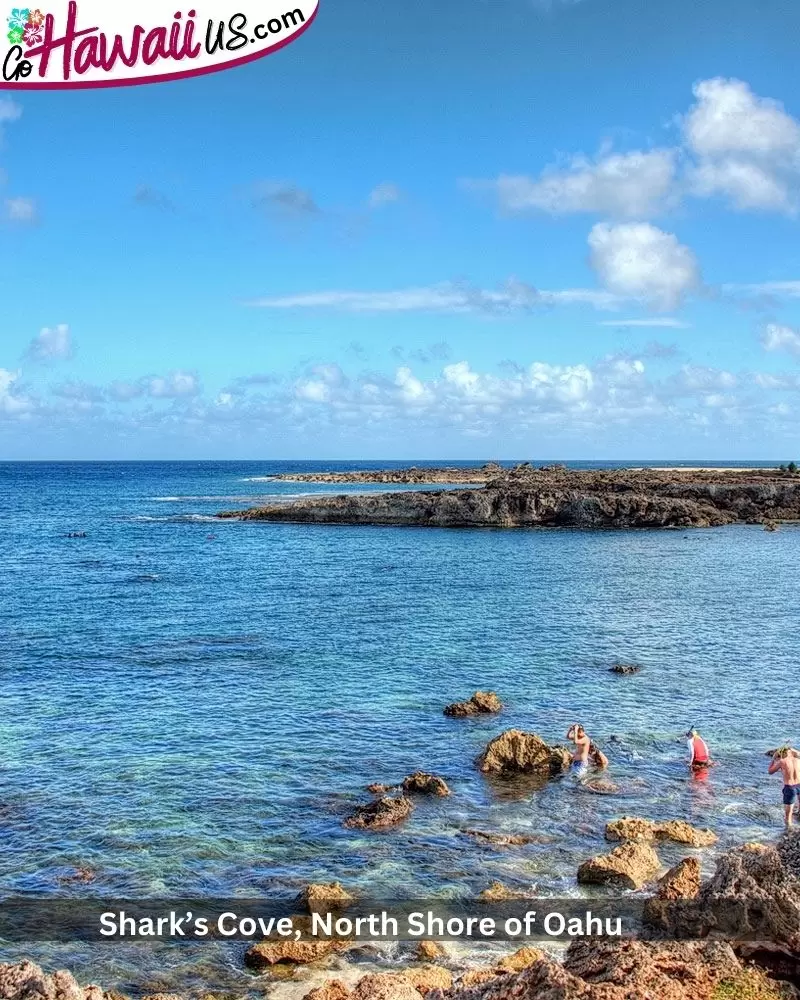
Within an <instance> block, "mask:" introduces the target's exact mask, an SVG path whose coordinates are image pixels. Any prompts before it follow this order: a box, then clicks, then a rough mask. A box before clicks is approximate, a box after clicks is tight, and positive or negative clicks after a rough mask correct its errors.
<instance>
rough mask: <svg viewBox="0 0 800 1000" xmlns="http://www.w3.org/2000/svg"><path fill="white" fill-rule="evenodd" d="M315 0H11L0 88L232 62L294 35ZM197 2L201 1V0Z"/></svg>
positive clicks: (127, 82) (125, 81) (105, 82)
mask: <svg viewBox="0 0 800 1000" xmlns="http://www.w3.org/2000/svg"><path fill="white" fill-rule="evenodd" d="M318 3H319V0H261V2H258V0H189V2H188V3H187V4H185V6H184V9H180V7H179V5H178V4H177V3H175V2H174V0H173V2H172V3H171V2H170V0H139V2H137V3H135V4H134V3H130V2H125V3H115V4H109V3H108V0H80V2H79V0H69V2H65V0H58V2H57V3H55V2H54V0H49V2H48V6H47V8H46V9H42V8H39V7H12V8H11V11H10V13H9V14H8V16H7V18H6V32H5V38H3V37H2V35H0V65H1V66H2V75H1V76H0V89H6V90H13V89H20V90H22V89H60V88H83V87H124V86H132V85H135V84H143V83H160V82H164V81H166V80H177V79H181V78H182V77H189V76H198V75H200V74H202V73H213V72H216V71H218V70H222V69H230V68H231V67H233V66H240V65H242V64H244V63H247V62H251V61H252V60H254V59H260V58H262V57H263V56H266V55H269V54H270V53H271V52H275V51H277V50H278V49H281V48H283V47H284V46H285V45H287V44H288V43H289V42H292V41H294V40H295V38H297V37H299V36H300V35H301V34H302V33H303V32H304V31H305V30H306V29H307V28H308V27H309V26H310V24H311V22H312V21H313V20H314V17H315V16H316V13H317V7H318ZM203 4H205V7H203Z"/></svg>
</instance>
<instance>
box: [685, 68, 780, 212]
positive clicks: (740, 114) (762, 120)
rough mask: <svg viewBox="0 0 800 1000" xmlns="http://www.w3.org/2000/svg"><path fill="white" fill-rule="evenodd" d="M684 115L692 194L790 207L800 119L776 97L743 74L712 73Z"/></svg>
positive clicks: (741, 204) (737, 203)
mask: <svg viewBox="0 0 800 1000" xmlns="http://www.w3.org/2000/svg"><path fill="white" fill-rule="evenodd" d="M694 96H695V99H696V103H695V104H694V105H693V106H692V108H691V109H690V110H689V113H688V114H687V115H686V116H685V118H684V119H683V135H684V141H685V143H686V146H687V148H688V149H689V151H690V152H691V153H693V154H694V155H695V156H696V157H697V158H698V160H697V163H696V164H695V165H694V166H693V167H692V168H690V171H689V178H688V180H689V184H690V187H691V189H692V191H693V193H694V194H696V195H698V196H700V197H710V196H711V195H714V194H719V195H723V196H726V197H727V198H729V199H730V201H731V202H732V204H733V206H734V207H735V208H737V209H763V210H775V211H788V212H791V211H794V209H795V207H796V194H797V187H798V181H800V122H798V121H796V120H795V119H794V118H792V117H791V115H789V114H787V112H786V111H785V110H784V108H783V105H782V104H781V103H780V102H779V101H774V100H771V99H769V98H764V97H759V96H757V95H756V94H754V93H753V92H752V90H751V89H750V87H749V86H748V85H747V84H746V83H744V82H743V81H741V80H733V79H723V78H722V77H716V78H714V79H711V80H703V81H701V82H700V83H698V84H696V85H695V87H694Z"/></svg>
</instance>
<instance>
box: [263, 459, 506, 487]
mask: <svg viewBox="0 0 800 1000" xmlns="http://www.w3.org/2000/svg"><path fill="white" fill-rule="evenodd" d="M502 472H503V467H502V465H499V464H498V463H497V462H487V463H486V464H485V465H481V466H479V467H477V468H476V467H472V468H466V467H464V466H424V465H423V466H417V465H412V466H411V467H410V468H408V469H355V470H351V471H345V472H281V473H278V474H277V475H274V476H269V477H265V478H269V479H273V480H277V481H283V482H290V483H398V484H401V483H402V484H411V485H413V484H420V485H423V484H429V483H446V484H452V483H487V482H489V480H490V479H495V478H496V477H497V476H498V475H501V474H502Z"/></svg>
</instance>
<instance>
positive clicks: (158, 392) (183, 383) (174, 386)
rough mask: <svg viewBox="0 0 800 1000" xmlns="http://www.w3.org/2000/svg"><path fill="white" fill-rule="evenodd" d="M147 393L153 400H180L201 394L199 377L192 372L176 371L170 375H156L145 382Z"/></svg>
mask: <svg viewBox="0 0 800 1000" xmlns="http://www.w3.org/2000/svg"><path fill="white" fill-rule="evenodd" d="M144 387H145V391H146V393H147V395H148V396H152V398H153V399H180V398H181V397H185V396H196V395H197V394H198V393H199V392H200V384H199V382H198V379H197V376H196V375H194V374H193V373H192V372H182V371H176V372H171V373H170V374H169V375H165V376H161V375H154V376H152V377H150V378H146V379H145V380H144Z"/></svg>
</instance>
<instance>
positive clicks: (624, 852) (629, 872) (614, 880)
mask: <svg viewBox="0 0 800 1000" xmlns="http://www.w3.org/2000/svg"><path fill="white" fill-rule="evenodd" d="M660 868H661V862H660V861H659V859H658V855H657V854H656V852H655V851H654V850H653V848H652V847H651V846H650V845H649V844H647V843H645V842H643V841H628V842H626V843H624V844H623V845H622V846H621V847H617V848H615V849H614V850H613V851H611V852H610V853H609V854H598V855H597V856H596V857H594V858H590V859H589V860H588V861H584V862H583V864H582V865H581V866H580V868H578V882H579V883H580V884H581V885H619V886H624V887H626V888H628V889H641V887H642V886H643V885H644V884H645V883H646V882H649V881H650V880H651V879H652V878H653V877H654V876H655V875H656V874H657V872H658V870H659V869H660Z"/></svg>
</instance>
